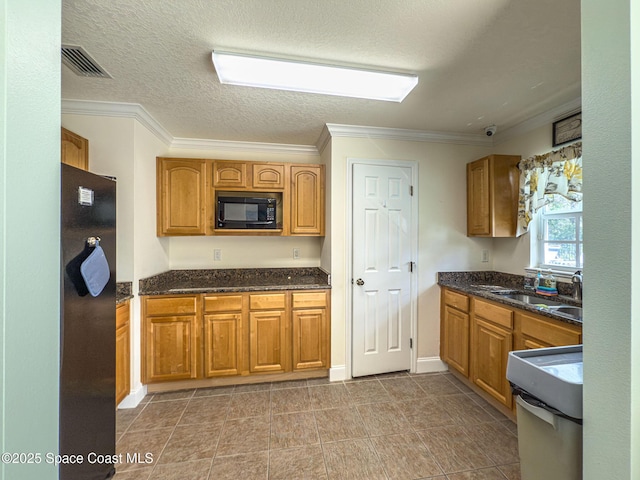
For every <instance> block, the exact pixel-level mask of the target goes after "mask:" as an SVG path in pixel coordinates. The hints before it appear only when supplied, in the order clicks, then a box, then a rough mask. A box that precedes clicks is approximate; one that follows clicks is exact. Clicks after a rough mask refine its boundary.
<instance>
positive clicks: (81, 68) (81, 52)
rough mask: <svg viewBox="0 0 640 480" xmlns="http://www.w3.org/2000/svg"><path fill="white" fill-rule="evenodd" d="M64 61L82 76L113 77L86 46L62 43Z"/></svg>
mask: <svg viewBox="0 0 640 480" xmlns="http://www.w3.org/2000/svg"><path fill="white" fill-rule="evenodd" d="M62 62H63V63H64V64H65V65H66V66H67V67H69V68H70V69H71V70H73V71H74V72H75V73H76V75H80V76H81V77H98V78H111V75H109V74H108V73H107V71H106V70H105V69H104V68H102V67H101V66H100V65H98V62H96V61H95V60H94V59H93V58H91V55H89V54H88V53H87V51H86V50H85V49H84V48H82V47H79V46H76V45H62Z"/></svg>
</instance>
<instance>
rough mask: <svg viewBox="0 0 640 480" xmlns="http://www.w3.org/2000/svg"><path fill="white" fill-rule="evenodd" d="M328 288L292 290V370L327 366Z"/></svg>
mask: <svg viewBox="0 0 640 480" xmlns="http://www.w3.org/2000/svg"><path fill="white" fill-rule="evenodd" d="M328 303H329V298H328V294H327V292H311V293H293V295H292V318H291V319H292V327H293V328H292V333H293V359H292V360H293V370H294V371H301V370H308V369H316V368H328V366H329V365H328V359H329V325H328V320H327V309H328V308H329V305H328Z"/></svg>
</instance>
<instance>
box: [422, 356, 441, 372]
mask: <svg viewBox="0 0 640 480" xmlns="http://www.w3.org/2000/svg"><path fill="white" fill-rule="evenodd" d="M448 370H449V367H448V366H447V364H446V363H444V362H443V361H442V360H440V357H421V358H418V362H417V364H416V373H436V372H446V371H448Z"/></svg>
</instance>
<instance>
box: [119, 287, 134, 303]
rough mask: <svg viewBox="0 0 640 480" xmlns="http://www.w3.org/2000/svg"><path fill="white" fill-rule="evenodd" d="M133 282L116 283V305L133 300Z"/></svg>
mask: <svg viewBox="0 0 640 480" xmlns="http://www.w3.org/2000/svg"><path fill="white" fill-rule="evenodd" d="M131 287H132V282H117V283H116V305H118V304H119V303H122V302H126V301H127V300H131V299H132V298H133V294H132V293H131Z"/></svg>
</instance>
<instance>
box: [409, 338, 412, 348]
mask: <svg viewBox="0 0 640 480" xmlns="http://www.w3.org/2000/svg"><path fill="white" fill-rule="evenodd" d="M409 348H413V338H410V339H409Z"/></svg>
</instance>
